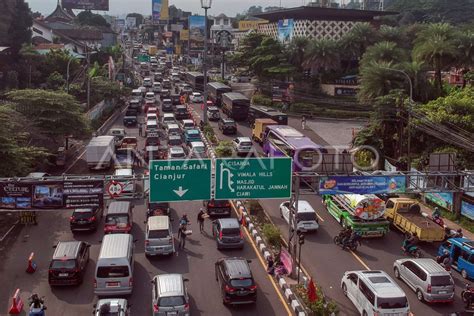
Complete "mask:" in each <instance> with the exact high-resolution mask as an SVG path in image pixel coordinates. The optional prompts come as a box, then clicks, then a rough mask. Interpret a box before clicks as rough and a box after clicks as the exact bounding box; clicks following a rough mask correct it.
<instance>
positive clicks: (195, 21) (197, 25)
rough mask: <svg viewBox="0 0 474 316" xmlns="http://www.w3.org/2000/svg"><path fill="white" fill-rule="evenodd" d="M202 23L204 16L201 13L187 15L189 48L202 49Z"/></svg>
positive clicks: (203, 23) (203, 22)
mask: <svg viewBox="0 0 474 316" xmlns="http://www.w3.org/2000/svg"><path fill="white" fill-rule="evenodd" d="M204 25H205V17H204V16H202V15H192V16H190V17H189V49H190V50H203V49H204Z"/></svg>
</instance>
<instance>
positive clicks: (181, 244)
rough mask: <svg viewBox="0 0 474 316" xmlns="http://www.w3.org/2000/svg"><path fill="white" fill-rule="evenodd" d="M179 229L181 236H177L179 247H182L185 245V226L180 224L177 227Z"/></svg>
mask: <svg viewBox="0 0 474 316" xmlns="http://www.w3.org/2000/svg"><path fill="white" fill-rule="evenodd" d="M179 231H180V235H181V237H180V238H179V248H183V249H184V247H185V246H186V237H187V236H186V226H185V225H182V226H181V227H180V228H179Z"/></svg>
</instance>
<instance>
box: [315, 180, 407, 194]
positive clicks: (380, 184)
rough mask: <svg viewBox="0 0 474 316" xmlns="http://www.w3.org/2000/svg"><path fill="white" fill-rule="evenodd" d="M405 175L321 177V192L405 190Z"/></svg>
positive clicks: (377, 192)
mask: <svg viewBox="0 0 474 316" xmlns="http://www.w3.org/2000/svg"><path fill="white" fill-rule="evenodd" d="M405 178H406V177H405V176H330V177H321V179H320V182H319V193H320V194H347V193H354V194H382V193H403V192H405V188H406V186H405V181H406V180H405Z"/></svg>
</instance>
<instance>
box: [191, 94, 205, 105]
mask: <svg viewBox="0 0 474 316" xmlns="http://www.w3.org/2000/svg"><path fill="white" fill-rule="evenodd" d="M189 101H191V102H192V103H203V102H204V101H203V97H202V94H201V93H199V92H193V93H192V94H191V95H190V96H189Z"/></svg>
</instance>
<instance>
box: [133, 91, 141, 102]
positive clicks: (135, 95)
mask: <svg viewBox="0 0 474 316" xmlns="http://www.w3.org/2000/svg"><path fill="white" fill-rule="evenodd" d="M133 99H135V100H139V101H140V102H142V100H143V94H142V90H140V89H133V90H132V100H133Z"/></svg>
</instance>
